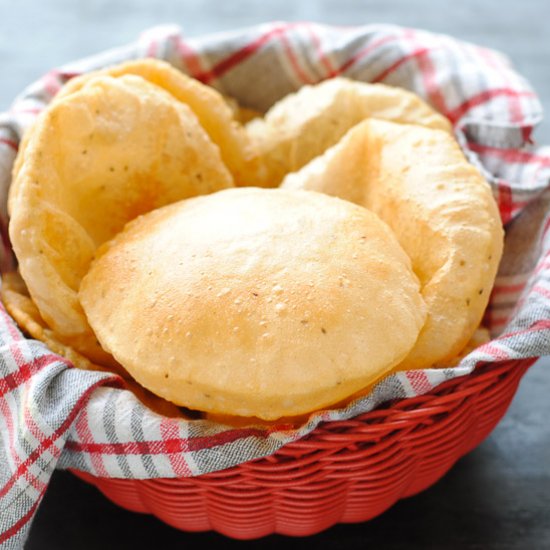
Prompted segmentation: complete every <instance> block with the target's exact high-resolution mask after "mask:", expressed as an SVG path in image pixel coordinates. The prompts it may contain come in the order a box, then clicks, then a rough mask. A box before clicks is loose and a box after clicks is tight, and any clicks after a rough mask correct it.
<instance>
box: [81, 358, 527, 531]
mask: <svg viewBox="0 0 550 550" xmlns="http://www.w3.org/2000/svg"><path fill="white" fill-rule="evenodd" d="M534 361H535V360H534V359H529V360H522V361H508V362H506V363H502V364H499V365H498V367H495V366H494V365H493V366H482V367H478V368H477V369H476V370H475V371H474V373H472V374H471V375H469V376H465V377H460V378H456V379H454V380H449V381H448V382H445V383H444V384H441V385H440V386H439V387H437V388H436V389H435V390H433V391H432V392H431V393H429V394H426V395H422V396H419V397H414V398H410V399H403V400H399V401H393V402H391V403H389V404H386V405H383V406H382V407H379V408H377V409H375V410H373V411H371V412H368V413H366V414H363V415H361V416H358V417H355V418H353V419H351V420H345V421H337V422H329V423H323V424H321V425H320V426H319V427H317V429H315V430H314V431H313V432H312V433H311V434H309V435H308V436H307V437H305V438H303V439H301V440H300V441H297V442H294V443H291V444H288V445H286V446H285V447H283V448H281V449H280V450H279V451H277V453H275V454H274V455H272V456H269V457H267V458H262V459H259V460H254V461H251V462H247V463H245V464H240V465H238V466H235V467H233V468H230V469H227V470H223V471H220V472H215V473H211V474H205V475H202V476H199V477H195V478H184V479H146V480H136V479H110V478H98V477H94V476H92V475H90V474H87V473H84V472H79V471H73V473H74V474H75V475H77V476H78V477H80V478H81V479H83V480H85V481H87V482H89V483H92V484H93V485H95V486H96V487H98V488H99V490H100V491H101V492H103V494H104V495H106V496H107V497H108V498H109V499H110V500H112V501H113V502H114V503H116V504H118V505H119V506H121V507H123V508H126V509H128V510H132V511H135V512H142V513H149V514H153V515H155V516H157V517H158V518H160V519H161V520H162V521H164V522H166V523H167V524H169V525H172V526H174V527H176V528H178V529H181V530H183V531H209V530H213V531H217V532H219V533H222V534H224V535H227V536H229V537H233V538H237V539H254V538H259V537H263V536H266V535H269V534H272V533H280V534H283V535H292V536H305V535H312V534H315V533H318V532H320V531H323V530H325V529H327V528H329V527H331V526H332V525H334V524H336V523H355V522H362V521H366V520H369V519H371V518H374V517H375V516H378V515H379V514H381V513H382V512H384V511H385V510H387V509H388V508H389V507H391V506H392V505H393V504H394V503H395V502H396V501H397V500H399V499H400V498H404V497H408V496H411V495H414V494H416V493H419V492H420V491H423V490H424V489H426V488H428V487H429V486H430V485H432V484H433V483H435V482H436V481H437V480H438V479H439V478H441V477H442V476H443V475H444V474H445V473H446V472H447V471H448V470H449V469H450V468H451V467H452V466H453V464H454V463H455V462H456V461H457V460H458V459H459V458H460V457H461V456H463V455H464V454H466V453H468V452H469V451H471V450H472V449H474V447H476V446H477V445H479V443H481V441H483V440H484V439H485V438H486V437H487V436H488V435H489V433H490V432H491V430H492V429H493V428H494V427H495V426H496V424H497V423H498V421H499V420H500V419H501V418H502V416H503V415H504V413H505V412H506V410H507V408H508V406H509V405H510V402H511V401H512V398H513V396H514V394H515V391H516V389H517V386H518V383H519V381H520V379H521V377H522V376H523V374H524V373H525V371H526V370H527V369H528V368H529V366H530V365H531V364H533V363H534Z"/></svg>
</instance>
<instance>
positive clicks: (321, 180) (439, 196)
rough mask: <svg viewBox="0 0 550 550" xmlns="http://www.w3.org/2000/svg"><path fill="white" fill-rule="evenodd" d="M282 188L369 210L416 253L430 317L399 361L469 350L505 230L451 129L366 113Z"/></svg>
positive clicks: (412, 363) (429, 362)
mask: <svg viewBox="0 0 550 550" xmlns="http://www.w3.org/2000/svg"><path fill="white" fill-rule="evenodd" d="M282 188H283V189H309V190H313V191H319V192H323V193H327V194H329V195H333V196H337V197H340V198H343V199H346V200H349V201H351V202H354V203H356V204H360V205H362V206H364V207H366V208H368V209H369V210H371V211H372V212H374V213H375V214H377V215H378V216H379V217H380V218H381V219H382V220H384V221H385V222H386V223H387V224H388V225H389V226H390V227H391V229H392V231H393V232H394V234H395V236H396V238H397V240H398V241H399V243H400V244H401V246H402V247H403V249H404V250H405V252H406V253H407V254H408V255H409V257H410V259H411V261H412V267H413V270H414V272H415V273H416V275H417V276H418V278H419V279H420V283H421V286H422V297H423V298H424V300H425V302H426V305H427V307H428V317H427V319H426V324H425V325H424V327H423V328H422V331H421V332H420V336H419V338H418V341H417V342H416V344H415V346H414V348H413V349H412V350H411V352H410V353H409V355H408V356H407V357H406V358H405V360H404V361H403V362H402V363H401V364H400V365H399V366H398V367H397V368H398V369H402V370H404V369H413V368H429V367H431V366H433V365H435V364H436V363H439V362H445V361H448V360H450V359H451V358H452V357H454V356H455V355H456V354H458V353H459V352H460V350H461V349H462V348H464V346H465V345H466V343H467V342H468V340H469V339H470V338H471V337H472V335H473V333H474V331H475V330H476V328H477V327H478V325H479V323H480V321H481V318H482V316H483V312H484V311H485V308H486V307H487V302H488V300H489V295H490V291H491V289H492V287H493V283H494V280H495V276H496V272H497V268H498V265H499V262H500V258H501V255H502V248H503V229H502V223H501V221H500V215H499V212H498V209H497V206H496V204H495V201H494V199H493V196H492V194H491V189H490V187H489V184H488V183H487V182H486V181H485V180H484V179H483V177H482V175H481V174H480V173H479V171H478V170H477V169H476V168H475V167H474V166H473V165H471V164H470V163H469V162H468V161H467V160H466V158H465V157H464V155H463V153H462V151H461V150H460V147H459V145H458V143H457V142H456V141H455V140H454V139H453V137H452V136H451V135H450V134H448V133H447V132H444V131H441V130H438V129H433V128H425V127H421V126H415V125H407V124H395V123H391V122H387V121H382V120H375V119H367V120H365V121H364V122H362V123H360V124H358V125H357V126H355V127H354V128H352V129H351V130H350V131H349V132H348V133H347V134H346V135H345V136H344V137H343V138H342V139H341V140H340V141H339V142H338V143H337V144H336V145H335V146H333V147H332V148H330V149H328V150H327V151H326V152H325V153H324V154H323V155H322V156H319V157H317V158H316V159H315V160H313V161H312V162H311V163H309V164H308V165H306V166H305V167H304V168H302V169H301V170H300V171H298V172H295V173H292V174H289V175H288V176H287V177H286V178H285V180H284V181H283V184H282Z"/></svg>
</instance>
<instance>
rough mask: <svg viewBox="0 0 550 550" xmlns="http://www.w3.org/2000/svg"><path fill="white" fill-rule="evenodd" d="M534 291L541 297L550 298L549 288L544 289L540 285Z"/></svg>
mask: <svg viewBox="0 0 550 550" xmlns="http://www.w3.org/2000/svg"><path fill="white" fill-rule="evenodd" d="M533 290H534V291H535V292H536V293H538V294H540V295H541V296H545V297H546V298H550V290H549V289H547V288H544V287H543V286H540V285H535V286H534V287H533Z"/></svg>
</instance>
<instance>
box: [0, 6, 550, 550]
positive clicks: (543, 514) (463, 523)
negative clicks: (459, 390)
mask: <svg viewBox="0 0 550 550" xmlns="http://www.w3.org/2000/svg"><path fill="white" fill-rule="evenodd" d="M549 13H550V4H549V3H548V0H527V1H523V2H521V1H518V0H501V1H483V0H463V1H457V0H453V1H440V2H437V1H435V0H422V1H418V0H417V1H407V0H399V1H384V0H371V1H368V0H357V1H353V0H320V1H318V2H307V1H303V0H302V1H298V0H279V1H277V2H268V1H253V0H233V1H231V2H225V3H224V2H222V1H221V0H218V1H215V0H188V1H183V0H182V1H175V0H174V1H168V0H162V1H161V0H155V1H151V0H88V1H81V2H75V1H71V0H44V1H41V2H40V1H32V0H19V1H18V2H17V3H16V2H10V1H8V0H0V68H1V70H2V75H3V76H2V83H1V86H0V110H2V109H5V108H6V107H7V106H8V105H9V103H10V101H11V100H12V98H13V97H14V95H15V94H16V93H17V92H18V91H19V90H21V88H22V87H24V86H25V85H26V84H28V83H30V82H31V81H33V80H34V79H36V78H38V77H39V76H40V75H41V74H43V73H44V72H45V71H47V70H48V69H49V68H51V67H53V66H56V65H60V64H62V63H64V62H67V61H70V60H72V59H75V58H78V57H82V56H84V55H89V54H92V53H95V52H97V51H99V50H102V49H105V48H109V47H112V46H117V45H120V44H124V43H126V42H129V41H132V40H134V39H135V38H136V37H137V35H138V34H139V32H140V31H142V30H143V29H145V28H147V27H149V26H152V25H155V24H159V23H167V22H175V23H178V24H180V25H181V26H182V28H183V29H184V31H185V33H186V34H187V35H189V36H192V35H198V34H202V33H207V32H216V31H220V30H225V29H231V28H236V27H242V26H246V25H252V24H255V23H259V22H263V21H269V20H275V19H277V20H313V21H319V22H325V23H332V24H367V23H374V22H386V23H396V24H401V25H408V26H414V27H419V28H425V29H429V30H433V31H437V32H445V33H449V34H452V35H454V36H456V37H459V38H462V39H464V40H469V41H472V42H476V43H478V44H481V45H484V46H488V47H492V48H497V49H499V50H501V51H503V52H505V53H506V54H507V55H508V56H509V57H510V58H511V59H512V60H513V62H514V64H515V65H516V67H517V68H518V70H519V71H520V72H522V74H524V76H526V77H527V78H528V79H529V80H530V81H531V83H532V84H533V86H534V88H535V90H536V91H537V92H538V93H539V94H540V96H541V99H542V101H543V105H544V106H545V110H546V111H547V112H549V111H550V70H549V68H548V67H549V62H550V39H549V38H550V37H549V35H550V26H549V23H548V21H549ZM535 138H537V139H538V141H539V142H541V143H550V123H549V122H548V121H546V122H545V123H543V125H542V126H541V127H540V128H539V130H538V131H537V132H536V133H535ZM549 391H550V361H549V360H548V359H546V360H545V361H543V362H541V363H539V364H538V365H537V366H535V367H533V368H532V369H531V371H530V372H529V373H528V375H527V376H526V377H525V379H524V381H523V383H522V386H521V388H520V391H519V393H518V395H517V397H516V400H515V402H514V404H513V406H512V408H511V410H510V411H509V413H508V415H507V416H506V418H505V419H504V421H503V422H502V423H501V424H500V426H499V427H498V428H497V429H496V430H495V432H494V433H493V434H492V435H491V437H490V438H489V439H488V440H487V441H486V442H485V443H484V444H483V445H482V446H481V447H480V448H479V449H477V450H476V451H475V452H474V453H472V454H471V455H469V456H468V457H466V458H464V459H462V460H461V461H460V462H459V464H458V465H457V466H456V467H455V468H454V469H453V470H452V472H451V473H450V474H449V475H447V476H446V477H445V478H444V479H443V480H442V481H441V482H439V483H438V484H437V485H436V486H435V487H433V488H432V489H430V490H429V491H427V492H425V493H424V494H422V495H419V496H417V497H414V498H412V499H409V500H407V501H403V502H401V503H399V504H398V505H396V506H395V507H394V508H393V509H392V510H390V511H389V512H387V513H386V514H384V515H383V516H382V517H380V518H377V519H376V520H374V521H372V522H369V523H366V524H361V525H353V526H338V527H335V528H333V529H331V530H329V531H328V532H327V533H325V534H323V535H319V536H316V537H314V538H313V539H312V540H311V541H308V543H307V544H310V543H311V544H312V545H315V547H317V548H359V547H361V548H363V547H366V546H367V545H372V546H373V547H377V548H382V549H399V550H400V549H449V550H455V549H472V550H474V549H476V550H477V549H487V550H497V549H498V550H516V549H517V550H520V549H521V550H545V549H549V548H550V428H549V424H548V422H547V419H548V418H549V417H550V400H549V399H548V392H549ZM220 542H221V546H222V547H225V548H235V547H237V546H239V547H240V546H243V547H247V548H265V549H267V548H280V547H283V546H285V547H298V546H299V547H303V545H304V544H305V543H304V541H300V540H298V541H296V540H294V539H287V538H283V537H270V538H268V539H265V540H263V541H261V542H251V543H236V542H233V541H229V540H227V539H224V538H222V537H220V536H218V535H212V534H199V535H192V534H184V533H179V532H176V531H174V530H172V529H171V528H169V527H166V526H164V525H162V524H161V523H160V522H158V521H157V520H155V519H153V518H150V517H144V516H139V515H135V514H131V513H128V512H125V511H123V510H119V509H117V508H116V507H114V506H113V505H111V504H110V503H109V502H108V501H107V500H106V499H104V498H103V497H102V496H101V495H100V494H99V493H97V491H95V490H94V489H92V488H89V487H87V486H86V485H85V484H83V483H82V482H80V481H78V480H76V479H74V478H73V477H72V476H71V475H70V474H67V473H58V474H56V475H55V476H54V480H53V483H52V485H51V487H50V488H49V490H48V493H47V496H46V498H45V501H44V503H43V505H42V506H41V508H40V511H39V514H38V517H37V519H36V521H35V523H34V525H33V529H32V532H31V537H30V540H29V543H28V548H29V549H40V550H47V549H56V550H62V549H74V548H79V549H80V548H81V549H87V548H90V549H91V548H94V549H95V548H102V549H105V550H107V549H108V548H113V549H114V548H117V549H119V548H120V549H122V548H162V547H164V546H165V545H166V546H168V545H169V544H170V545H174V546H175V545H178V546H182V547H188V548H195V547H199V546H204V545H206V546H209V545H210V544H214V543H220Z"/></svg>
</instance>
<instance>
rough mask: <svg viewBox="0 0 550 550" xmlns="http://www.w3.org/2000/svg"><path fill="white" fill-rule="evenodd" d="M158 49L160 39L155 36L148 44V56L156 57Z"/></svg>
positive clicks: (146, 53)
mask: <svg viewBox="0 0 550 550" xmlns="http://www.w3.org/2000/svg"><path fill="white" fill-rule="evenodd" d="M157 51H158V41H157V39H156V38H153V39H152V40H151V42H150V43H149V45H148V46H147V51H146V52H145V56H146V57H156V55H157Z"/></svg>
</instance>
